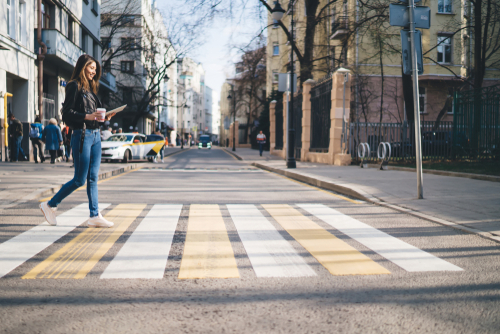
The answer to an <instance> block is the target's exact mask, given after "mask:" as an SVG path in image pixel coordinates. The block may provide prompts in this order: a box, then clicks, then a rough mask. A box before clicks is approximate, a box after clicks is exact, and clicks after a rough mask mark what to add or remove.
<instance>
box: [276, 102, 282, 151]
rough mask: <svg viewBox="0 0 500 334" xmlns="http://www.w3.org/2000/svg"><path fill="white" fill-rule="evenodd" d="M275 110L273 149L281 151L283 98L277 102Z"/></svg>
mask: <svg viewBox="0 0 500 334" xmlns="http://www.w3.org/2000/svg"><path fill="white" fill-rule="evenodd" d="M277 102H278V103H276V109H275V111H274V115H275V117H274V120H275V138H276V142H275V145H274V148H275V149H276V150H282V149H283V98H281V99H279V100H277Z"/></svg>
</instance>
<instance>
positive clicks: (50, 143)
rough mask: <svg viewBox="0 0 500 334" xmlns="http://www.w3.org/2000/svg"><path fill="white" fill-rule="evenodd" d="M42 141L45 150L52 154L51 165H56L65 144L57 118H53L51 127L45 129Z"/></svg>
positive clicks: (50, 121) (50, 123)
mask: <svg viewBox="0 0 500 334" xmlns="http://www.w3.org/2000/svg"><path fill="white" fill-rule="evenodd" d="M42 141H43V142H44V143H45V149H46V150H48V151H49V153H50V163H51V164H54V163H56V162H55V161H56V158H57V151H58V150H59V148H60V147H61V145H62V143H63V137H62V134H61V129H59V127H58V126H57V120H56V119H55V118H51V119H50V120H49V125H47V126H46V127H45V129H43V135H42Z"/></svg>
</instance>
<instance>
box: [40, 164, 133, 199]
mask: <svg viewBox="0 0 500 334" xmlns="http://www.w3.org/2000/svg"><path fill="white" fill-rule="evenodd" d="M140 169H142V166H141V167H138V168H135V169H132V170H129V171H127V172H124V173H121V174H118V175H114V176H111V177H108V178H106V179H104V180H99V181H97V184H101V183H102V182H106V181H109V180H113V179H116V178H117V177H120V176H124V175H127V174H130V173H132V172H137V171H138V170H140ZM85 189H87V185H83V186H81V187H80V188H78V189H76V190H75V191H79V190H85ZM75 191H73V193H74V192H75ZM54 195H55V194H54ZM54 195H52V196H49V197H45V198H42V199H39V200H38V202H45V201H49V200H50V199H52V197H54Z"/></svg>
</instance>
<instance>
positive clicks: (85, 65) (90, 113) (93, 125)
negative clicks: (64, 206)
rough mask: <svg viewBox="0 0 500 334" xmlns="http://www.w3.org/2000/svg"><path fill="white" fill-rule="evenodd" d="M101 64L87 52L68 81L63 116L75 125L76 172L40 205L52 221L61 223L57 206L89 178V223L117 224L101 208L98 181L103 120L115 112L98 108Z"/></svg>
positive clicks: (67, 122)
mask: <svg viewBox="0 0 500 334" xmlns="http://www.w3.org/2000/svg"><path fill="white" fill-rule="evenodd" d="M100 77H101V65H100V64H99V62H98V61H97V60H95V59H94V58H93V57H91V56H89V55H87V54H84V55H82V56H80V58H78V61H77V62H76V65H75V69H74V70H73V74H72V75H71V80H70V82H68V84H67V85H66V99H65V100H64V104H63V105H64V107H63V119H64V122H65V123H66V124H67V125H69V126H70V127H71V128H72V129H73V136H72V138H71V148H72V149H73V154H74V165H75V174H74V176H73V179H72V180H71V181H69V182H68V183H66V184H65V185H63V186H62V187H61V189H60V190H59V191H58V192H57V194H55V195H54V197H52V198H51V199H50V201H48V202H42V203H41V204H40V209H41V210H42V212H43V214H44V216H45V219H46V220H47V222H48V223H49V224H51V225H57V220H56V215H55V211H56V210H57V206H58V205H59V203H61V202H62V201H63V200H64V199H65V198H66V197H67V196H69V195H70V194H71V193H72V192H73V191H75V190H76V189H78V188H79V187H81V186H83V185H84V184H85V181H87V196H88V199H89V210H90V218H89V220H87V223H86V224H87V226H89V227H111V226H113V225H114V224H113V223H112V222H110V221H108V220H106V219H104V217H103V216H102V215H101V213H100V212H99V201H98V190H97V181H98V177H99V167H100V164H101V136H100V134H99V122H103V121H104V120H105V119H106V120H109V119H111V117H113V116H114V114H111V115H108V116H105V119H102V118H101V117H102V114H101V113H98V112H97V108H101V101H100V100H99V98H98V97H97V90H98V88H99V79H100Z"/></svg>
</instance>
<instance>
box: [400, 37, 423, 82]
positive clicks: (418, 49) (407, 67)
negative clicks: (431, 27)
mask: <svg viewBox="0 0 500 334" xmlns="http://www.w3.org/2000/svg"><path fill="white" fill-rule="evenodd" d="M401 46H402V51H403V73H404V74H406V75H409V74H412V73H411V39H410V30H406V29H403V30H401ZM415 53H416V54H417V68H418V74H419V75H420V74H423V73H424V57H423V56H422V32H421V31H420V30H415Z"/></svg>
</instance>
